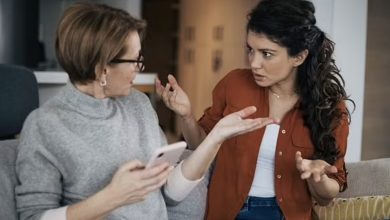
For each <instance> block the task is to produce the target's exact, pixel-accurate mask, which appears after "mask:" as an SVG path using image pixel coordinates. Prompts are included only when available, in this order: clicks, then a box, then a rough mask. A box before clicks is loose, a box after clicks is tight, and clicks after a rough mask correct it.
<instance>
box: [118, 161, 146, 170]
mask: <svg viewBox="0 0 390 220" xmlns="http://www.w3.org/2000/svg"><path fill="white" fill-rule="evenodd" d="M143 167H144V164H143V163H142V162H141V161H139V160H132V161H130V162H127V163H125V164H123V165H122V166H121V167H119V169H118V171H119V172H124V171H132V170H135V169H139V168H143Z"/></svg>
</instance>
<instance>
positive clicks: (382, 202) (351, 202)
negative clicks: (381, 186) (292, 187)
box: [314, 195, 390, 220]
mask: <svg viewBox="0 0 390 220" xmlns="http://www.w3.org/2000/svg"><path fill="white" fill-rule="evenodd" d="M314 211H315V213H316V215H317V218H318V219H320V220H327V219H354V220H372V219H381V220H382V219H390V196H388V195H386V196H363V197H355V198H337V199H335V200H334V201H333V202H332V203H331V204H329V205H328V206H319V205H314Z"/></svg>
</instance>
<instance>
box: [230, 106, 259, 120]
mask: <svg viewBox="0 0 390 220" xmlns="http://www.w3.org/2000/svg"><path fill="white" fill-rule="evenodd" d="M256 111H257V109H256V107H255V106H248V107H246V108H243V109H241V110H240V111H238V112H234V113H233V114H237V115H238V116H240V117H241V118H246V117H248V116H249V115H251V114H253V113H255V112H256Z"/></svg>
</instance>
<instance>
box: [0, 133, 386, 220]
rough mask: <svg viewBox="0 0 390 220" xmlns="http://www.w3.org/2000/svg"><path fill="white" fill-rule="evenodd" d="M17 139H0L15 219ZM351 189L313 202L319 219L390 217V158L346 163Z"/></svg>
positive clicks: (4, 192) (10, 219) (5, 210)
mask: <svg viewBox="0 0 390 220" xmlns="http://www.w3.org/2000/svg"><path fill="white" fill-rule="evenodd" d="M17 145H18V141H17V140H16V139H13V140H3V141H0V219H7V220H16V219H17V215H16V211H15V210H16V208H15V198H14V186H15V184H16V182H17V180H16V175H15V159H16V154H17V151H18V147H17ZM346 167H347V170H348V189H347V190H346V191H345V192H343V193H341V194H340V195H339V197H338V198H337V199H335V200H334V201H333V202H332V203H331V204H330V205H329V206H318V205H317V204H313V206H314V210H315V218H317V219H321V220H322V219H346V220H349V219H351V220H365V219H367V220H371V219H381V220H385V219H390V197H389V196H390V158H385V159H375V160H368V161H360V162H355V163H348V164H346Z"/></svg>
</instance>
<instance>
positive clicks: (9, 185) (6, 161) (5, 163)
mask: <svg viewBox="0 0 390 220" xmlns="http://www.w3.org/2000/svg"><path fill="white" fill-rule="evenodd" d="M17 145H18V141H17V140H3V141H0V198H1V199H0V219H7V220H16V219H17V217H16V216H17V215H16V207H15V196H14V192H15V189H14V188H15V184H16V182H17V179H16V174H15V160H16V154H17V150H18V149H17Z"/></svg>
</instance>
